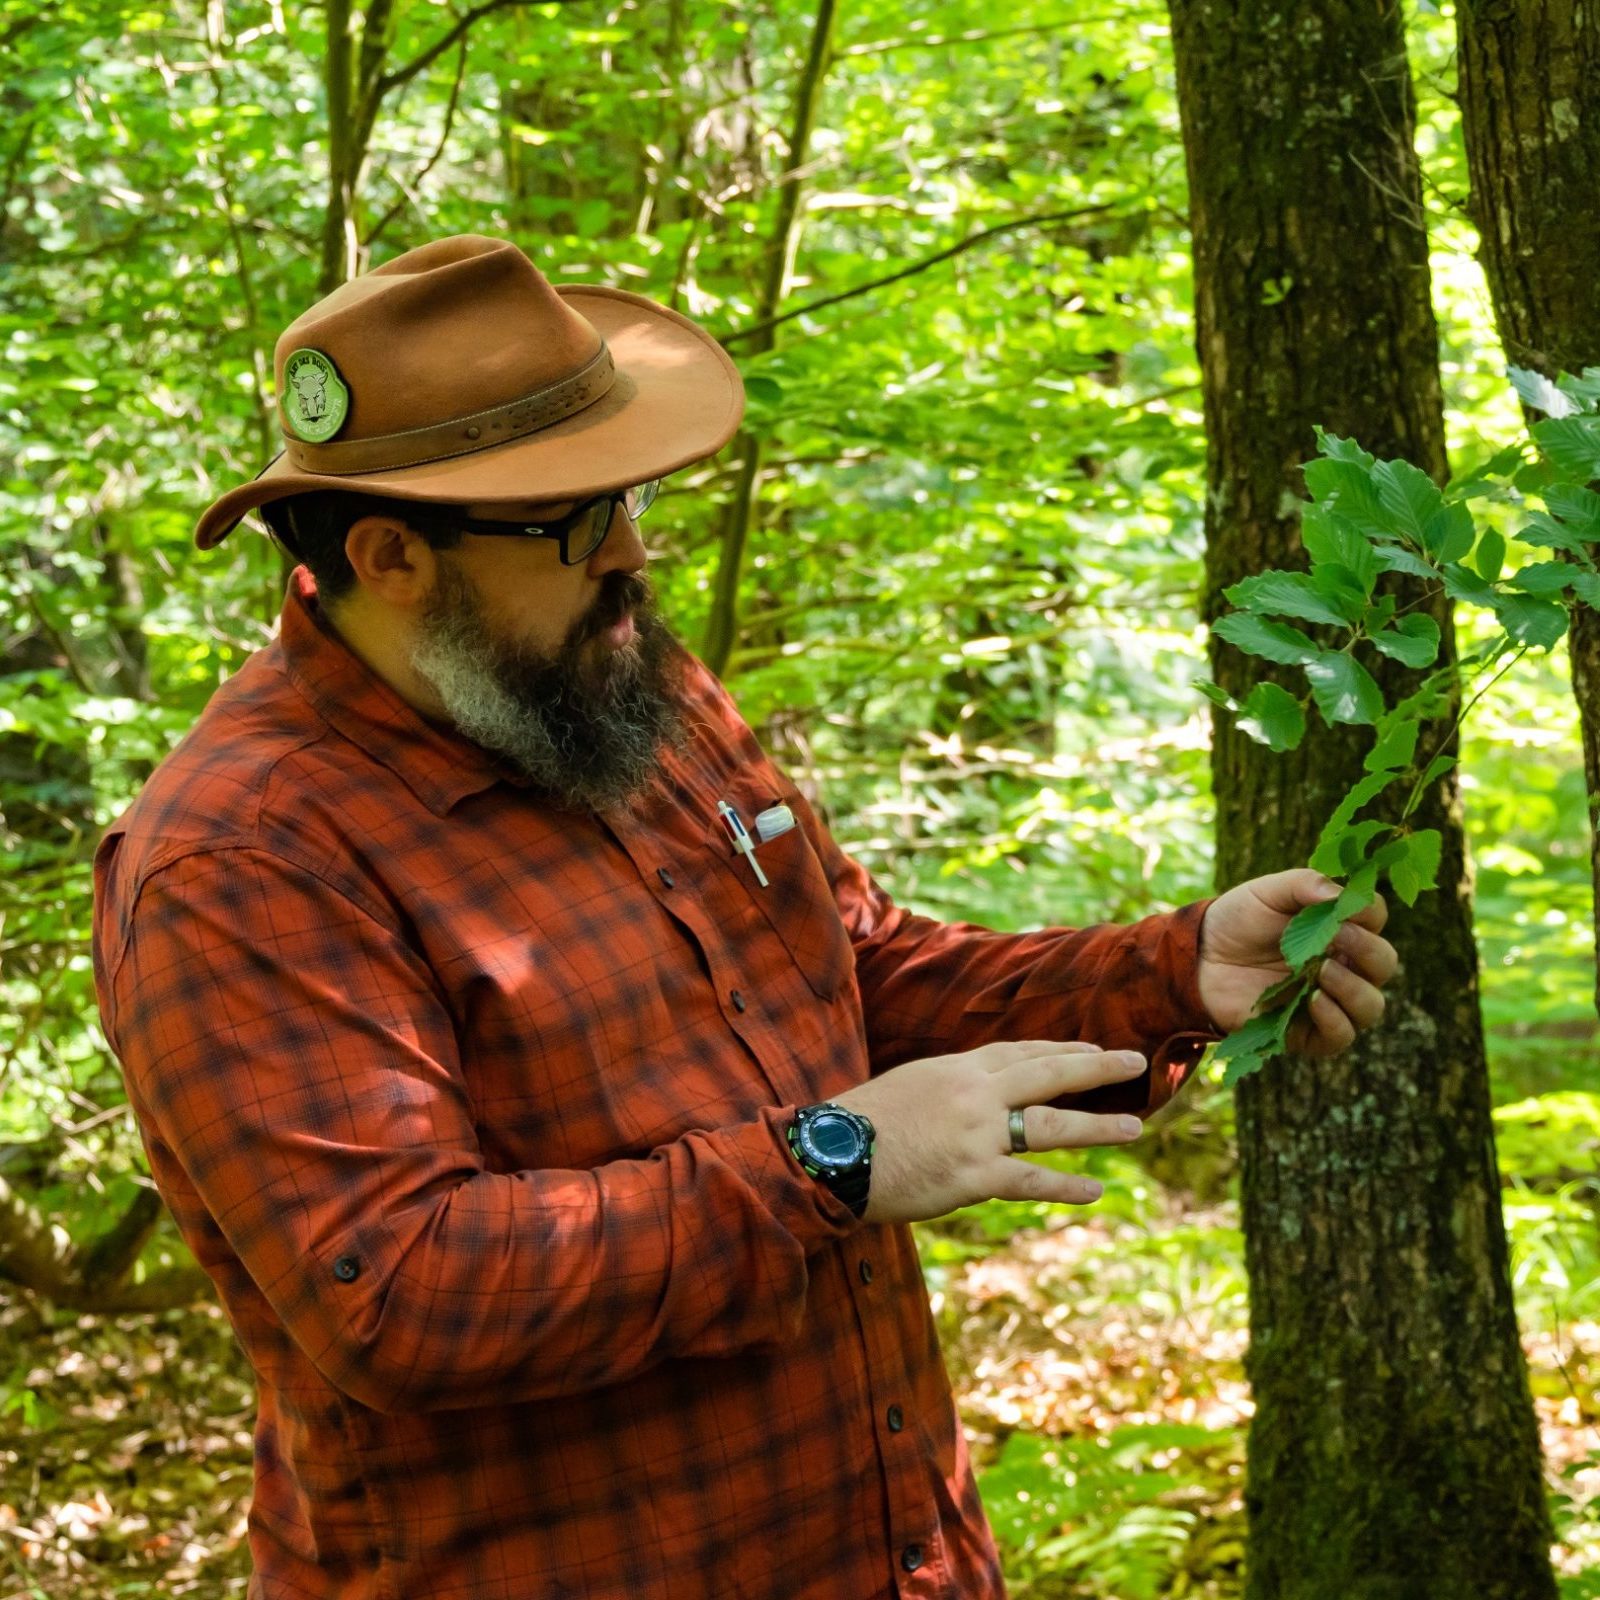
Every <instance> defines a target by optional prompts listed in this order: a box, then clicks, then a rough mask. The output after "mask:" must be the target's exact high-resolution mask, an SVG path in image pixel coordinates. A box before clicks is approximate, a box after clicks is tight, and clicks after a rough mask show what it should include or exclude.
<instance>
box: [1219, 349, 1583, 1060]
mask: <svg viewBox="0 0 1600 1600" xmlns="http://www.w3.org/2000/svg"><path fill="white" fill-rule="evenodd" d="M1511 381H1512V383H1513V385H1514V386H1515V387H1516V389H1517V392H1518V393H1519V394H1520V395H1521V396H1522V398H1523V399H1524V400H1525V401H1526V402H1527V403H1528V405H1529V406H1530V407H1533V408H1536V409H1538V410H1541V411H1543V412H1545V414H1546V418H1547V420H1545V421H1543V422H1539V423H1536V424H1534V426H1533V427H1532V429H1531V434H1532V439H1533V443H1534V445H1535V446H1536V447H1537V456H1536V458H1534V459H1529V457H1528V453H1527V446H1526V444H1525V443H1523V442H1519V443H1517V444H1514V445H1511V446H1509V447H1507V448H1506V449H1504V450H1502V451H1500V452H1499V453H1498V454H1497V455H1495V456H1494V457H1492V458H1491V459H1490V460H1489V461H1487V462H1485V463H1484V464H1483V465H1482V466H1480V467H1478V468H1476V469H1475V470H1473V471H1472V472H1470V473H1468V474H1467V475H1465V476H1464V477H1461V478H1459V479H1457V480H1455V481H1453V482H1452V483H1451V484H1450V485H1449V486H1448V487H1446V488H1444V489H1441V488H1440V487H1439V486H1438V485H1437V484H1436V483H1435V482H1434V481H1433V480H1432V479H1431V478H1430V477H1429V476H1428V475H1427V474H1426V473H1425V472H1422V471H1421V470H1420V469H1418V468H1417V467H1414V466H1412V465H1411V463H1410V462H1407V461H1379V460H1377V459H1376V458H1375V457H1373V456H1371V455H1369V454H1368V453H1367V452H1366V451H1365V450H1363V449H1362V448H1361V447H1360V446H1359V445H1358V444H1356V443H1355V442H1354V441H1353V440H1349V439H1341V438H1338V437H1336V436H1335V435H1333V434H1330V433H1325V432H1323V431H1322V430H1321V429H1318V431H1317V445H1318V456H1317V458H1316V459H1314V460H1312V461H1309V462H1307V463H1306V467H1305V477H1306V487H1307V488H1308V489H1309V490H1310V492H1311V499H1310V501H1309V502H1307V503H1306V505H1305V506H1304V508H1303V510H1302V513H1301V524H1300V531H1301V539H1302V542H1303V544H1304V546H1305V550H1306V554H1307V555H1308V556H1309V558H1310V569H1309V570H1308V571H1305V572H1289V571H1282V570H1277V569H1274V570H1271V571H1267V572H1261V573H1257V574H1254V575H1252V576H1251V577H1248V578H1245V579H1243V580H1241V581H1240V582H1239V583H1236V584H1234V585H1233V586H1232V587H1231V588H1229V589H1227V590H1226V591H1225V594H1226V597H1227V599H1228V600H1229V601H1230V602H1231V603H1232V605H1233V607H1234V610H1233V611H1231V612H1230V613H1229V614H1228V615H1226V616H1224V617H1221V618H1219V619H1218V621H1217V622H1216V623H1215V625H1214V630H1213V631H1214V632H1215V633H1216V634H1217V635H1218V636H1219V637H1220V638H1223V639H1226V640H1227V641H1228V642H1229V643H1230V644H1232V645H1235V646H1237V647H1238V648H1239V649H1240V650H1243V651H1244V652H1246V653H1247V654H1249V655H1254V656H1259V657H1261V658H1262V659H1263V660H1266V661H1271V662H1275V663H1277V664H1278V665H1281V666H1288V667H1295V668H1298V669H1299V670H1300V671H1301V672H1303V673H1304V675H1305V680H1306V691H1305V693H1304V694H1302V695H1299V696H1296V695H1294V694H1291V693H1290V692H1289V690H1287V689H1285V688H1284V687H1283V686H1282V685H1280V684H1278V683H1274V682H1271V681H1269V680H1262V681H1261V682H1259V683H1257V684H1255V686H1254V687H1253V688H1252V689H1251V690H1250V692H1249V694H1248V695H1247V696H1246V697H1245V698H1244V699H1243V700H1242V701H1240V700H1236V699H1235V698H1234V697H1233V696H1232V695H1231V694H1229V693H1228V691H1227V690H1226V689H1224V688H1222V687H1221V686H1220V685H1219V684H1216V683H1213V682H1211V681H1209V680H1203V679H1202V680H1196V687H1197V688H1199V689H1200V690H1201V692H1202V693H1203V694H1205V695H1206V697H1207V698H1208V699H1210V700H1211V701H1213V702H1214V703H1215V704H1216V705H1217V706H1218V707H1220V708H1221V709H1222V710H1224V711H1227V712H1228V713H1230V714H1231V715H1233V716H1234V717H1235V718H1236V719H1237V721H1238V726H1239V728H1240V731H1241V732H1243V733H1244V734H1246V735H1247V736H1248V737H1250V738H1252V739H1254V740H1256V741H1257V742H1258V743H1261V744H1264V745H1267V746H1269V747H1270V748H1271V749H1273V750H1277V751H1285V750H1293V749H1296V748H1298V746H1299V745H1300V743H1301V741H1302V740H1303V739H1304V738H1305V734H1306V728H1307V715H1308V712H1309V710H1310V708H1311V707H1312V706H1315V708H1316V710H1317V712H1318V713H1319V714H1320V716H1321V718H1322V720H1323V722H1324V723H1325V724H1326V725H1327V726H1329V727H1333V726H1335V725H1336V724H1339V723H1345V724H1357V725H1365V726H1370V727H1372V728H1373V729H1374V732H1375V738H1374V741H1373V745H1372V748H1371V749H1370V750H1369V751H1368V753H1367V756H1366V759H1365V760H1364V762H1363V763H1362V766H1363V770H1364V772H1365V776H1364V777H1363V778H1362V779H1361V780H1360V781H1359V782H1358V783H1357V784H1355V786H1354V787H1353V788H1352V789H1351V790H1350V791H1349V793H1348V794H1346V795H1345V796H1344V798H1343V799H1342V800H1341V801H1340V802H1339V804H1338V805H1337V806H1336V807H1335V808H1334V811H1333V815H1332V816H1330V817H1329V819H1328V821H1327V823H1326V825H1325V826H1324V827H1323V829H1322V833H1321V835H1320V837H1319V838H1318V840H1317V844H1316V848H1315V849H1314V850H1313V852H1312V855H1311V860H1310V865H1311V866H1312V867H1313V868H1314V869H1316V870H1317V871H1319V872H1322V873H1324V874H1326V875H1327V876H1329V877H1332V878H1342V879H1343V880H1344V886H1343V889H1342V891H1341V893H1340V894H1339V896H1338V898H1337V899H1335V900H1330V901H1324V902H1322V903H1320V904H1317V905H1312V906H1307V907H1305V908H1304V909H1302V910H1301V911H1300V912H1298V913H1297V914H1296V915H1295V916H1294V918H1293V919H1292V920H1291V921H1290V923H1289V925H1288V926H1287V927H1286V928H1285V929H1284V931H1283V937H1282V940H1281V942H1280V948H1281V950H1282V952H1283V958H1284V960H1285V962H1287V963H1288V966H1289V969H1290V970H1289V974H1288V976H1287V977H1285V978H1283V979H1281V980H1280V981H1279V982H1278V983H1276V984H1274V985H1273V986H1272V987H1271V988H1269V989H1268V990H1267V991H1266V992H1265V993H1264V994H1263V995H1262V996H1261V998H1260V1000H1259V1001H1258V1002H1257V1005H1256V1014H1255V1015H1254V1016H1252V1017H1251V1018H1250V1019H1249V1021H1247V1022H1246V1023H1245V1024H1244V1026H1243V1027H1241V1028H1239V1029H1238V1030H1237V1031H1236V1032H1234V1033H1233V1034H1231V1035H1230V1036H1229V1037H1228V1038H1227V1039H1225V1040H1224V1041H1223V1042H1222V1043H1221V1044H1219V1045H1218V1046H1217V1047H1216V1057H1217V1059H1218V1060H1220V1061H1224V1062H1226V1063H1227V1066H1226V1071H1225V1073H1224V1082H1225V1083H1230V1084H1231V1083H1234V1082H1237V1081H1238V1080H1239V1079H1240V1078H1242V1077H1245V1076H1247V1075H1248V1074H1250V1073H1252V1072H1256V1071H1258V1070H1259V1069H1260V1068H1261V1067H1262V1066H1264V1065H1265V1064H1266V1062H1267V1061H1268V1060H1269V1059H1270V1058H1271V1057H1272V1056H1274V1055H1277V1054H1279V1053H1281V1052H1282V1050H1283V1049H1284V1047H1285V1040H1286V1039H1287V1036H1288V1032H1289V1027H1290V1024H1291V1023H1292V1022H1293V1021H1294V1019H1295V1017H1296V1016H1297V1015H1298V1013H1299V1012H1300V1010H1301V1009H1302V1008H1303V1007H1304V1006H1305V1005H1307V1004H1308V1003H1309V1001H1310V997H1311V995H1312V994H1313V993H1314V991H1315V989H1316V982H1317V975H1318V972H1319V971H1320V968H1321V965H1322V962H1323V959H1324V958H1325V955H1326V952H1327V950H1328V948H1329V946H1330V945H1331V944H1332V943H1333V940H1334V938H1335V936H1336V935H1337V934H1338V931H1339V929H1340V927H1341V925H1342V924H1343V923H1345V922H1346V921H1348V920H1349V919H1350V918H1351V917H1353V916H1355V915H1357V914H1358V913H1359V912H1361V911H1362V910H1364V909H1365V908H1366V907H1367V906H1368V905H1370V904H1371V903H1372V900H1373V898H1374V896H1375V895H1376V893H1377V886H1378V881H1379V879H1380V878H1383V877H1386V878H1387V879H1388V882H1389V885H1390V887H1391V888H1392V889H1393V891H1394V893H1395V894H1396V895H1398V896H1399V898H1400V899H1401V900H1403V901H1404V902H1405V904H1406V905H1408V906H1410V905H1415V904H1416V902H1417V898H1418V896H1419V895H1421V893H1422V892H1423V891H1424V890H1426V889H1431V888H1433V887H1434V886H1435V883H1436V880H1437V875H1438V869H1439V855H1440V847H1441V839H1440V835H1439V832H1438V830H1437V829H1434V828H1412V827H1411V826H1410V825H1409V824H1410V818H1411V817H1412V815H1413V814H1414V813H1415V812H1416V810H1417V808H1418V806H1419V805H1420V804H1421V803H1422V800H1423V798H1424V797H1425V795H1426V794H1427V792H1428V790H1429V789H1430V788H1431V787H1432V786H1433V785H1434V784H1436V783H1437V782H1438V781H1439V780H1440V779H1441V778H1443V777H1444V776H1445V774H1446V773H1448V772H1449V771H1450V770H1451V768H1452V767H1454V766H1455V764H1456V758H1455V757H1454V756H1452V755H1447V754H1444V753H1443V750H1444V747H1446V746H1448V745H1449V744H1450V743H1451V741H1452V740H1453V739H1454V738H1455V735H1456V733H1457V731H1458V730H1459V728H1460V727H1461V724H1462V720H1463V719H1464V717H1465V716H1466V714H1467V712H1468V711H1469V710H1470V709H1471V708H1472V706H1473V705H1475V704H1476V703H1477V701H1478V700H1479V699H1481V698H1482V697H1483V695H1484V694H1486V693H1487V692H1488V691H1489V690H1490V689H1491V688H1492V687H1493V686H1494V685H1495V684H1496V683H1497V682H1498V681H1499V680H1500V678H1501V677H1503V676H1504V674H1505V673H1506V672H1508V671H1509V670H1510V669H1511V668H1512V667H1513V666H1514V665H1515V664H1516V662H1517V661H1519V660H1520V659H1521V658H1522V656H1523V655H1525V654H1526V653H1527V652H1528V651H1529V650H1532V649H1543V650H1548V649H1550V648H1551V647H1552V646H1553V645H1555V644H1556V643H1557V642H1558V641H1559V640H1560V639H1561V638H1562V636H1563V635H1564V634H1565V633H1566V631H1567V628H1568V626H1569V623H1570V620H1571V617H1570V610H1571V607H1572V606H1574V605H1578V604H1584V605H1590V606H1595V607H1597V608H1600V565H1597V564H1596V559H1595V552H1596V547H1597V546H1600V494H1596V493H1595V492H1594V491H1593V490H1591V489H1590V488H1588V487H1587V485H1588V483H1589V482H1590V481H1592V480H1593V479H1595V478H1600V414H1597V410H1600V368H1587V369H1585V371H1584V373H1583V374H1582V376H1581V377H1576V378H1575V377H1572V376H1570V375H1563V376H1562V377H1561V378H1560V379H1559V380H1557V381H1556V382H1551V381H1550V380H1549V379H1548V378H1545V377H1543V376H1541V375H1540V374H1538V373H1535V372H1527V371H1523V370H1521V369H1519V368H1513V369H1512V371H1511ZM1529 495H1533V496H1536V497H1537V498H1538V499H1539V500H1540V501H1541V502H1542V503H1543V509H1534V510H1528V511H1526V520H1525V522H1524V523H1523V525H1522V526H1521V527H1519V528H1518V529H1517V530H1516V535H1515V536H1516V538H1517V539H1518V540H1519V541H1521V542H1522V543H1524V544H1529V545H1532V546H1534V547H1535V548H1536V549H1545V550H1550V551H1552V552H1554V559H1549V560H1539V561H1534V562H1530V563H1528V564H1527V565H1525V566H1522V567H1520V568H1518V569H1517V570H1515V571H1513V572H1509V573H1507V572H1505V571H1504V568H1505V563H1506V551H1507V543H1506V539H1505V536H1504V535H1503V534H1502V533H1501V532H1500V531H1499V530H1498V529H1497V528H1495V527H1492V526H1482V527H1480V526H1479V525H1478V523H1477V522H1476V521H1475V520H1474V517H1473V513H1472V502H1474V501H1475V500H1481V499H1491V500H1497V501H1501V502H1505V503H1509V504H1512V505H1516V506H1519V507H1525V506H1526V497H1527V496H1529ZM1385 572H1403V573H1407V574H1409V575H1411V576H1413V577H1417V578H1421V579H1424V580H1425V581H1426V582H1427V583H1429V584H1432V585H1437V586H1438V588H1429V589H1425V590H1424V602H1426V600H1428V599H1430V598H1431V597H1432V596H1433V595H1435V594H1437V593H1438V589H1442V590H1443V591H1444V593H1446V594H1448V595H1449V596H1450V597H1451V598H1452V599H1455V600H1458V601H1461V602H1463V603H1465V604H1468V605H1475V606H1478V607H1480V608H1482V609H1484V610H1487V611H1490V612H1492V613H1493V615H1494V617H1495V619H1496V621H1497V622H1498V623H1499V631H1498V632H1496V633H1495V634H1493V635H1492V636H1491V637H1490V638H1489V640H1488V641H1487V642H1486V643H1485V644H1484V645H1483V646H1482V647H1481V648H1480V649H1478V650H1477V651H1475V652H1474V653H1473V654H1472V655H1470V656H1467V657H1463V658H1462V659H1461V660H1459V661H1457V662H1454V663H1449V664H1446V665H1445V666H1443V667H1435V663H1436V662H1437V661H1438V657H1439V644H1440V635H1439V625H1438V624H1437V623H1436V622H1435V621H1434V620H1433V618H1432V617H1431V616H1428V615H1427V614H1426V613H1425V612H1424V611H1421V610H1417V609H1415V608H1414V607H1409V606H1402V605H1401V604H1400V601H1399V600H1398V599H1397V597H1396V596H1394V595H1392V594H1379V593H1377V592H1376V591H1377V585H1378V581H1379V579H1380V577H1381V576H1382V574H1383V573H1385ZM1296 623H1310V624H1313V625H1315V626H1317V627H1319V628H1322V629H1325V630H1326V629H1331V630H1333V638H1334V640H1335V642H1334V643H1333V644H1326V643H1323V642H1320V640H1319V639H1316V638H1313V637H1312V636H1311V635H1310V634H1309V633H1307V632H1305V631H1304V629H1303V628H1301V627H1297V626H1296V625H1295V624H1296ZM1340 634H1343V638H1342V639H1341V638H1339V635H1340ZM1323 637H1324V638H1326V637H1327V634H1326V633H1324V635H1323ZM1358 648H1359V649H1363V650H1373V651H1377V652H1378V653H1379V654H1381V655H1384V656H1387V657H1389V658H1390V659H1392V660H1395V661H1399V662H1402V663H1403V664H1404V665H1406V666H1408V667H1413V668H1417V669H1419V670H1420V669H1424V668H1434V669H1435V670H1433V671H1431V672H1429V673H1428V674H1427V676H1426V677H1425V678H1423V680H1422V682H1421V684H1420V685H1419V687H1418V688H1417V689H1416V690H1415V691H1414V692H1412V693H1411V694H1409V695H1407V696H1406V697H1405V698H1404V699H1403V700H1401V701H1400V702H1399V703H1398V704H1396V705H1394V706H1389V705H1387V704H1386V702H1385V700H1384V695H1383V690H1382V689H1381V688H1380V686H1379V684H1378V682H1377V680H1376V679H1375V678H1374V677H1373V675H1372V673H1371V672H1370V671H1369V670H1368V669H1367V667H1366V666H1364V665H1363V664H1362V661H1361V660H1360V659H1359V657H1358V654H1357V651H1358ZM1462 677H1467V678H1468V679H1469V681H1472V682H1473V683H1474V684H1475V688H1474V690H1473V692H1472V693H1471V695H1470V696H1463V697H1461V698H1460V700H1459V701H1458V702H1456V701H1453V697H1452V690H1453V689H1454V687H1455V686H1456V684H1457V683H1458V682H1459V681H1460V679H1461V678H1462ZM1447 715H1448V716H1450V723H1449V726H1448V728H1447V729H1446V731H1445V732H1444V734H1443V736H1442V737H1441V738H1440V740H1439V742H1438V745H1437V746H1436V747H1435V750H1434V751H1433V753H1431V754H1419V752H1418V748H1417V747H1418V743H1419V741H1420V738H1421V734H1422V728H1423V724H1424V723H1425V722H1430V721H1436V720H1438V719H1439V718H1441V717H1444V716H1447ZM1402 787H1403V788H1404V790H1405V798H1404V801H1403V803H1402V805H1401V807H1400V815H1399V819H1398V821H1395V822H1389V821H1385V820H1383V819H1381V818H1378V817H1364V818H1360V819H1359V820H1358V814H1359V813H1361V812H1363V811H1364V810H1366V808H1367V807H1369V806H1371V805H1373V804H1375V803H1376V802H1377V801H1378V800H1379V799H1380V797H1382V796H1384V795H1386V794H1388V793H1389V792H1390V791H1391V790H1394V789H1396V788H1402Z"/></svg>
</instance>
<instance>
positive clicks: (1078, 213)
mask: <svg viewBox="0 0 1600 1600" xmlns="http://www.w3.org/2000/svg"><path fill="white" fill-rule="evenodd" d="M1115 209H1116V208H1115V207H1114V206H1112V205H1110V204H1105V205H1098V206H1079V207H1077V208H1076V209H1075V210H1072V211H1042V212H1039V213H1038V214H1037V215H1035V216H1031V217H1017V218H1015V219H1014V220H1013V221H1011V222H998V223H996V224H995V225H994V227H992V228H982V229H980V230H979V231H978V232H977V233H974V234H969V235H968V236H967V237H966V238H965V239H962V240H960V241H959V242H958V243H956V244H953V245H950V246H948V247H947V248H946V249H943V250H939V251H937V252H935V253H934V254H933V255H931V256H927V257H925V258H924V259H923V260H921V261H916V262H913V263H912V264H911V265H910V266H909V267H902V268H901V269H900V271H899V272H891V273H890V274H889V275H888V276H887V277H883V278H873V279H872V280H871V281H870V282H867V283H860V284H857V285H856V286H855V287H854V288H853V289H845V290H842V291H841V292H840V293H838V294H830V295H824V296H823V298H822V299H820V300H808V301H807V302H806V304H805V305H803V306H796V307H795V309H794V310H793V311H785V312H783V313H782V314H781V315H780V316H775V317H768V318H767V319H766V320H765V321H764V322H756V323H752V324H751V325H750V326H749V327H748V328H739V329H737V330H736V331H735V332H733V333H725V334H723V335H722V343H723V345H724V346H726V345H730V344H737V343H738V342H739V341H740V340H741V339H753V338H755V337H756V335H757V334H762V333H766V332H768V331H769V330H770V329H772V328H776V327H778V326H779V325H780V324H782V323H785V322H792V321H793V320H794V319H795V318H796V317H805V316H809V315H811V313H812V312H814V311H821V310H822V309H823V307H825V306H836V305H838V304H839V303H840V302H841V301H843V300H853V299H855V298H856V297H857V296H858V295H864V294H871V293H872V291H873V290H874V289H882V288H883V287H884V286H885V285H887V284H891V283H899V282H900V280H901V279H902V278H911V277H915V276H916V274H917V273H919V272H926V271H927V270H928V269H929V268H930V267H936V266H938V264H939V263H940V262H941V261H948V260H950V259H951V257H952V256H958V255H960V254H962V252H963V251H966V250H971V249H972V248H974V246H976V245H980V244H983V243H984V242H985V241H986V240H989V239H993V238H996V237H997V236H998V235H1000V234H1002V233H1012V232H1015V230H1016V229H1018V228H1036V227H1042V226H1043V225H1044V224H1045V223H1049V222H1076V221H1079V220H1081V219H1082V218H1084V217H1098V216H1105V215H1106V214H1107V213H1109V212H1111V211H1114V210H1115Z"/></svg>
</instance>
